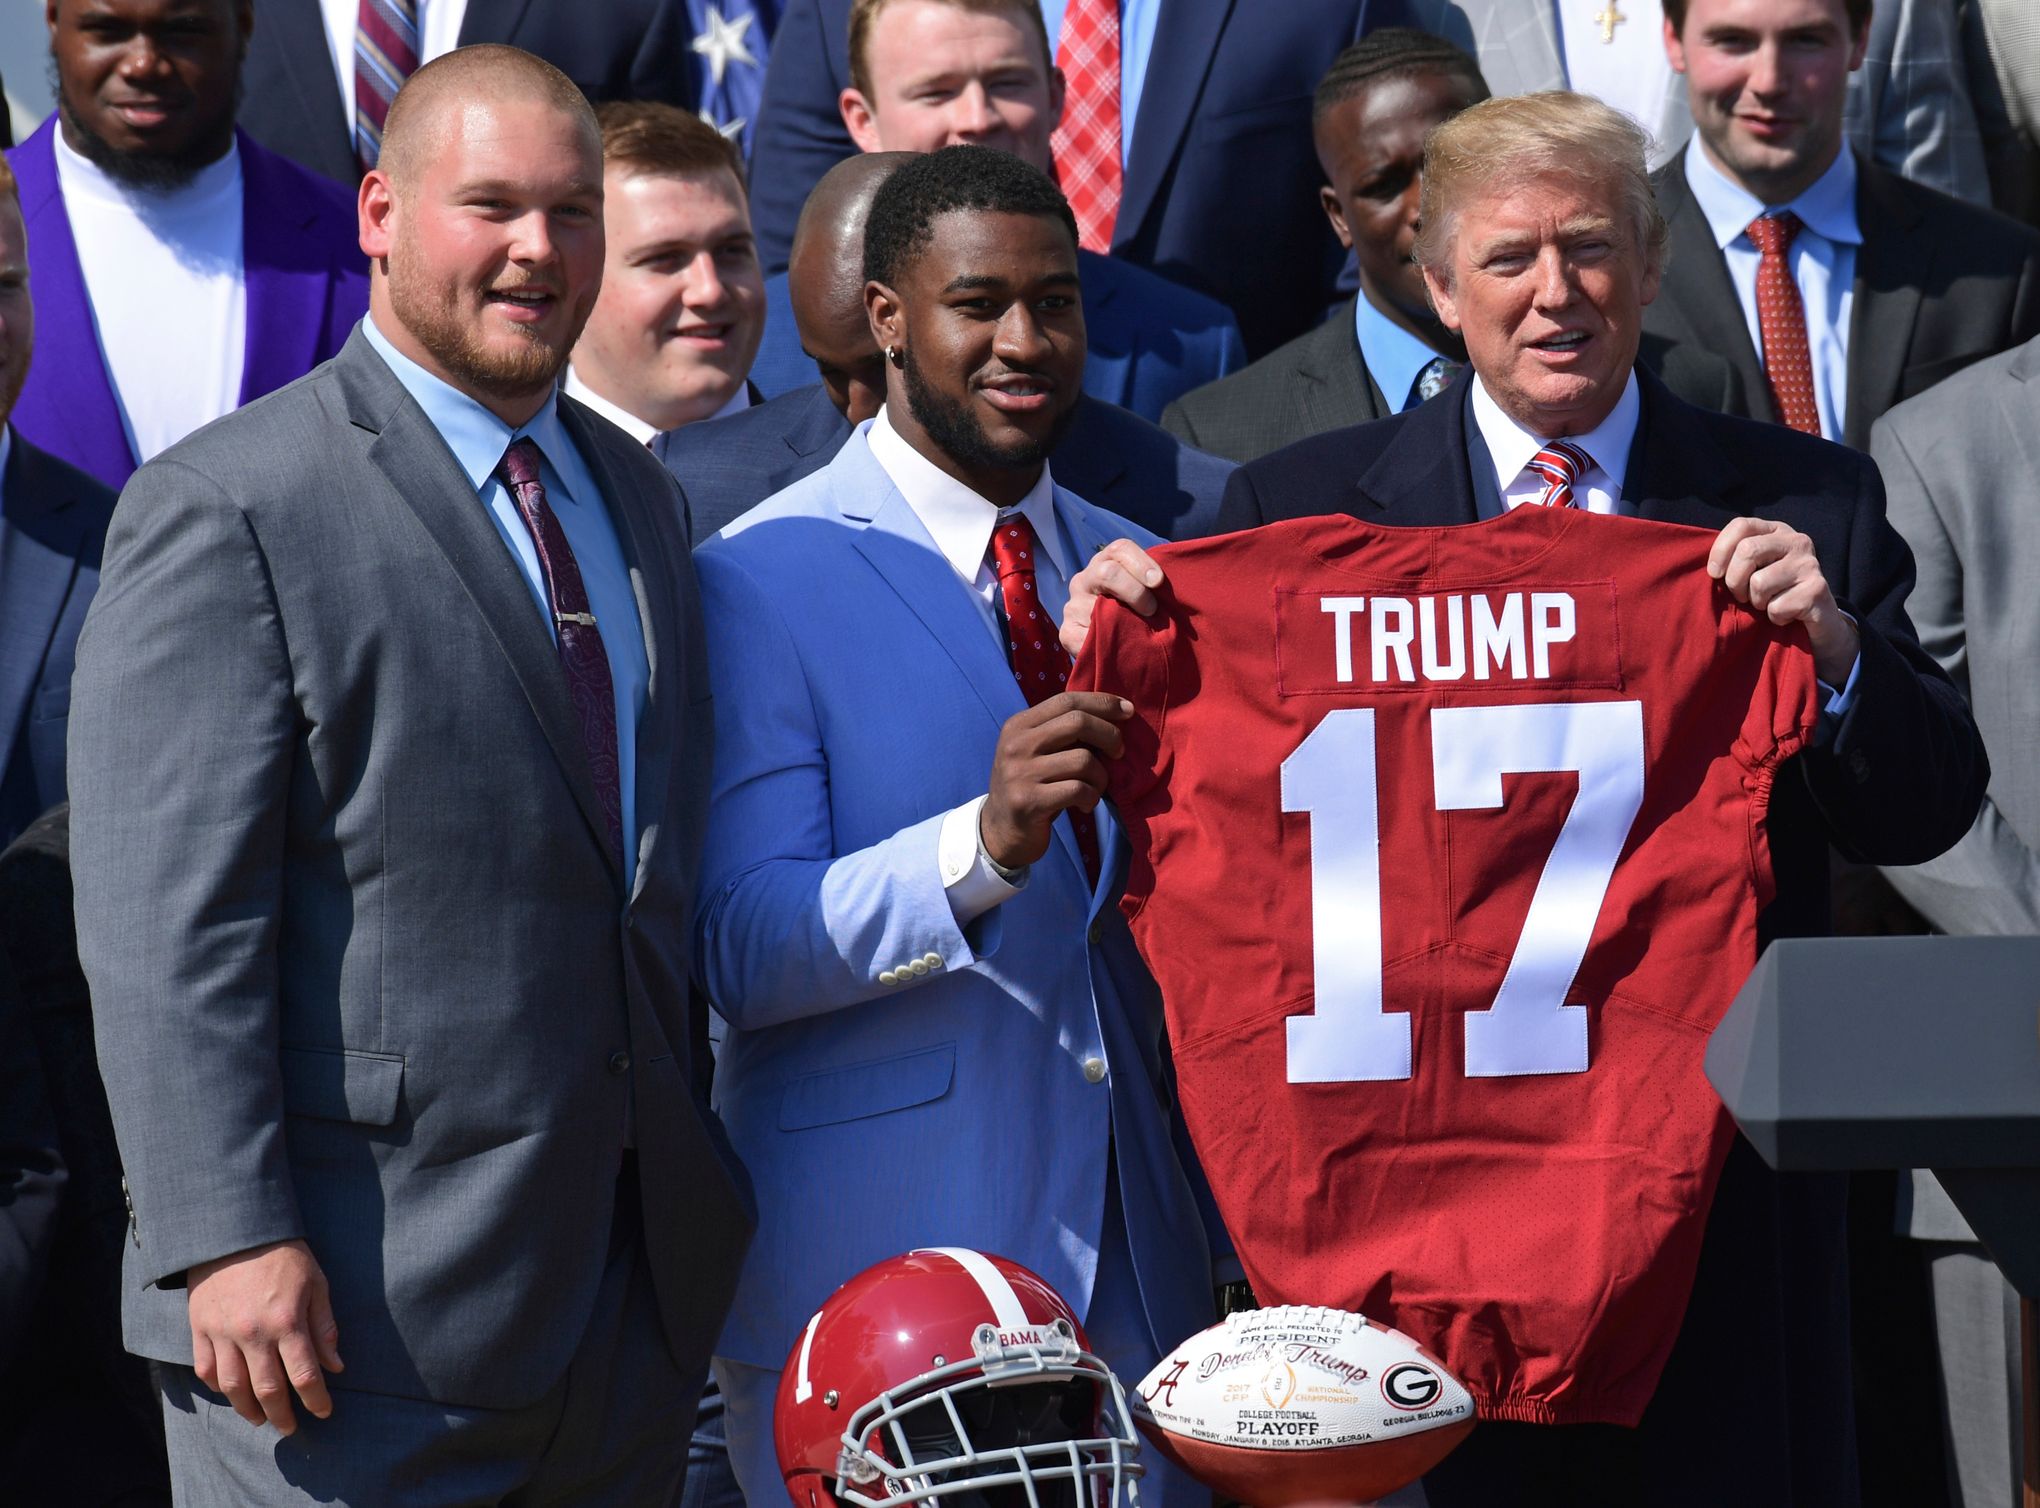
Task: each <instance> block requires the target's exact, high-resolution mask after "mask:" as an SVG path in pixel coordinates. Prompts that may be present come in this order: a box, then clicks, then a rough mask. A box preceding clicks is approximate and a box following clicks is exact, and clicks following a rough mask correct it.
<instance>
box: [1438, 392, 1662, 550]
mask: <svg viewBox="0 0 2040 1508" xmlns="http://www.w3.org/2000/svg"><path fill="white" fill-rule="evenodd" d="M1642 413H1643V399H1642V397H1641V395H1640V394H1639V393H1638V391H1637V387H1636V374H1635V373H1634V372H1631V373H1630V374H1629V381H1627V382H1626V383H1624V384H1623V385H1622V396H1621V397H1620V398H1617V399H1616V400H1615V407H1614V408H1612V409H1610V410H1609V411H1608V417H1607V418H1605V419H1603V420H1602V421H1601V422H1600V423H1599V424H1597V425H1595V426H1594V427H1593V428H1592V429H1590V430H1588V431H1587V432H1586V433H1585V434H1583V435H1567V436H1566V437H1565V438H1566V443H1567V444H1568V445H1574V446H1577V447H1578V448H1579V449H1581V450H1583V451H1585V452H1586V453H1587V455H1588V456H1589V457H1590V458H1591V459H1592V460H1593V463H1594V464H1593V465H1592V466H1590V467H1588V468H1587V474H1586V475H1585V476H1583V477H1581V478H1580V479H1579V480H1578V481H1577V482H1575V483H1573V500H1574V502H1575V504H1576V505H1578V506H1581V507H1584V508H1585V509H1586V510H1587V512H1589V513H1623V514H1632V513H1634V512H1635V511H1636V510H1635V509H1634V508H1632V507H1625V506H1624V505H1623V502H1622V474H1623V472H1624V471H1625V470H1627V469H1628V466H1629V447H1630V446H1631V445H1632V444H1633V443H1635V440H1636V422H1637V420H1638V418H1639V417H1641V415H1642ZM1473 422H1474V423H1475V425H1476V426H1478V427H1479V429H1480V437H1481V439H1483V440H1485V441H1486V442H1487V448H1488V455H1489V456H1490V457H1492V458H1493V460H1494V463H1495V490H1496V491H1497V492H1498V493H1500V494H1501V498H1502V507H1503V508H1504V509H1511V508H1520V507H1522V506H1523V504H1525V503H1528V502H1534V501H1536V500H1537V499H1538V498H1540V497H1542V496H1543V495H1544V488H1545V485H1546V483H1545V480H1544V478H1543V477H1541V476H1539V475H1538V474H1537V473H1536V472H1534V471H1532V470H1531V469H1530V458H1531V457H1532V456H1534V455H1536V454H1537V452H1538V451H1540V450H1542V449H1543V448H1544V441H1543V439H1542V438H1540V437H1539V436H1537V435H1534V434H1532V433H1531V432H1530V431H1529V430H1527V429H1525V428H1524V427H1523V426H1522V425H1520V424H1518V423H1517V422H1516V421H1515V420H1514V419H1511V418H1510V417H1509V416H1508V415H1507V414H1505V413H1503V412H1502V406H1501V405H1500V404H1499V403H1497V402H1495V400H1494V399H1493V398H1491V397H1490V396H1489V395H1488V390H1487V384H1486V383H1485V382H1483V381H1482V380H1481V379H1480V378H1479V377H1475V378H1474V379H1473ZM1481 513H1482V516H1483V517H1486V518H1493V517H1496V516H1498V515H1496V514H1495V513H1493V512H1491V511H1489V510H1488V509H1487V508H1486V507H1485V506H1483V508H1482V510H1481Z"/></svg>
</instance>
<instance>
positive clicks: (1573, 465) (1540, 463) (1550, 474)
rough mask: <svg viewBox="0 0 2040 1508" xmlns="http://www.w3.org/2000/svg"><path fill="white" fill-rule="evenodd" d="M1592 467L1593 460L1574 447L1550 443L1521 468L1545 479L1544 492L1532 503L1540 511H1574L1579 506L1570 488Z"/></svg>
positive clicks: (1553, 441) (1533, 499)
mask: <svg viewBox="0 0 2040 1508" xmlns="http://www.w3.org/2000/svg"><path fill="white" fill-rule="evenodd" d="M1593 464H1594V462H1593V458H1592V457H1591V456H1589V455H1588V454H1587V453H1586V452H1585V451H1584V450H1581V449H1580V448H1579V447H1578V446H1577V445H1568V444H1566V443H1565V441H1563V440H1552V441H1549V442H1548V443H1546V444H1545V446H1544V448H1543V449H1541V450H1539V451H1538V452H1537V454H1536V455H1534V456H1532V457H1531V458H1530V459H1529V460H1528V461H1527V462H1526V463H1525V464H1524V467H1523V469H1524V470H1525V471H1534V472H1536V473H1537V474H1538V475H1539V476H1541V477H1543V478H1544V491H1543V492H1542V493H1540V494H1538V496H1536V497H1534V498H1532V499H1531V501H1532V502H1534V503H1536V504H1537V506H1538V507H1540V508H1577V507H1578V506H1579V505H1580V503H1579V499H1578V498H1576V497H1574V496H1573V487H1574V486H1575V485H1576V484H1577V483H1578V481H1579V479H1580V478H1581V477H1583V476H1585V475H1586V474H1587V472H1588V471H1589V470H1590V469H1591V468H1592V467H1593Z"/></svg>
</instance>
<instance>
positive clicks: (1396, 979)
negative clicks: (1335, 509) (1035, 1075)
mask: <svg viewBox="0 0 2040 1508" xmlns="http://www.w3.org/2000/svg"><path fill="white" fill-rule="evenodd" d="M1713 538H1714V536H1713V535H1712V534H1711V533H1709V532H1708V531H1705V530H1701V529H1691V528H1684V527H1680V526H1677V525H1671V524H1658V523H1647V522H1643V521H1641V520H1636V519H1627V518H1610V517H1597V516H1594V515H1590V514H1587V513H1583V512H1580V511H1577V510H1574V509H1569V508H1567V509H1552V508H1534V507H1530V508H1518V509H1516V510H1515V511H1514V512H1512V513H1510V514H1507V515H1506V516H1504V517H1502V518H1500V519H1496V520H1494V521H1492V522H1488V523H1480V524H1471V525H1465V526H1461V527H1456V528H1429V529H1413V528H1381V527H1372V526H1369V525H1365V524H1361V523H1357V522H1355V521H1353V520H1352V519H1348V518H1316V519H1301V520H1296V521H1292V522H1288V523H1280V524H1274V525H1271V526H1269V527H1267V528H1263V529H1258V530H1255V531H1253V532H1251V533H1246V534H1232V535H1226V536H1223V537H1221V538H1216V539H1208V540H1201V541H1198V542H1195V543H1191V544H1183V545H1172V546H1168V547H1165V548H1162V549H1159V550H1157V551H1156V552H1155V555H1156V559H1158V560H1160V561H1161V562H1162V563H1163V569H1164V570H1165V571H1166V572H1167V574H1168V583H1169V584H1168V589H1167V591H1166V594H1165V596H1166V600H1165V602H1164V605H1163V609H1162V611H1161V612H1160V613H1158V614H1157V615H1156V617H1154V618H1153V619H1151V620H1149V619H1142V618H1139V617H1137V616H1136V615H1135V614H1133V613H1131V612H1128V611H1126V610H1125V609H1123V608H1120V607H1119V606H1118V605H1117V604H1113V603H1106V604H1103V605H1101V608H1100V610H1099V613H1098V615H1097V618H1096V620H1095V622H1094V624H1093V626H1092V629H1091V635H1090V641H1089V643H1088V644H1087V645H1086V646H1085V650H1084V654H1083V656H1082V658H1081V659H1080V660H1079V662H1078V665H1077V667H1076V673H1075V675H1074V676H1072V678H1071V686H1072V688H1073V689H1085V690H1102V691H1114V692H1118V693H1120V694H1121V695H1123V696H1125V697H1126V698H1127V699H1128V700H1130V701H1131V702H1132V703H1133V704H1134V706H1135V708H1136V709H1137V711H1136V713H1135V716H1134V719H1133V721H1132V722H1131V723H1130V724H1129V725H1128V732H1127V751H1126V754H1125V756H1124V757H1123V758H1121V759H1120V760H1118V761H1116V762H1115V764H1114V767H1113V772H1112V786H1111V796H1112V800H1113V802H1114V804H1115V805H1116V806H1117V808H1118V810H1119V814H1120V816H1121V818H1122V819H1123V821H1124V823H1125V825H1126V828H1127V830H1128V833H1129V836H1130V837H1131V840H1132V844H1133V859H1132V864H1131V868H1130V872H1129V874H1128V878H1127V890H1126V895H1125V898H1124V900H1123V901H1122V903H1121V904H1122V906H1123V907H1124V909H1125V911H1126V914H1127V916H1128V918H1129V919H1130V921H1131V922H1132V925H1133V932H1134V936H1135V939H1136V940H1137V941H1138V943H1139V944H1140V948H1141V951H1142V953H1143V955H1144V956H1145V957H1146V959H1147V961H1148V964H1149V966H1150V967H1151V968H1152V969H1153V970H1154V973H1155V977H1156V978H1157V979H1158V980H1159V981H1160V983H1161V987H1162V994H1163V998H1164V1000H1165V1002H1166V1005H1167V1011H1168V1021H1169V1035H1170V1039H1171V1042H1172V1044H1173V1047H1174V1052H1175V1060H1176V1071H1177V1074H1178V1077H1179V1081H1180V1088H1181V1095H1182V1103H1183V1113H1184V1116H1185V1119H1186V1121H1187V1123H1188V1126H1189V1130H1190V1135H1191V1138H1192V1140H1193V1141H1194V1142H1195V1144H1196V1147H1197V1151H1198V1155H1199V1157H1200V1159H1201V1160H1202V1162H1203V1165H1204V1169H1205V1172H1206V1174H1207V1175H1208V1176H1209V1178H1210V1180H1211V1184H1212V1187H1213V1190H1214V1192H1215V1193H1216V1195H1217V1197H1218V1204H1219V1209H1220V1211H1221V1212H1222V1213H1223V1215H1224V1216H1225V1221H1226V1225H1227V1227H1228V1228H1229V1229H1230V1230H1231V1232H1232V1234H1233V1237H1234V1239H1235V1241H1236V1242H1237V1244H1238V1248H1239V1253H1240V1258H1241V1261H1242V1262H1243V1263H1244V1264H1245V1267H1246V1270H1247V1276H1248V1277H1249V1278H1250V1279H1251V1280H1252V1282H1253V1286H1254V1291H1255V1293H1256V1294H1257V1295H1258V1296H1259V1297H1260V1299H1261V1301H1262V1302H1263V1303H1265V1304H1328V1305H1333V1306H1335V1307H1338V1308H1342V1309H1358V1310H1362V1311H1364V1312H1365V1313H1367V1314H1369V1315H1371V1316H1373V1317H1375V1318H1377V1319H1380V1320H1383V1321H1384V1322H1387V1323H1389V1324H1392V1325H1394V1326H1395V1327H1397V1328H1398V1329H1401V1330H1403V1331H1406V1332H1407V1333H1408V1334H1410V1335H1413V1336H1415V1337H1417V1338H1418V1339H1419V1340H1421V1341H1423V1342H1424V1343H1425V1344H1427V1345H1429V1346H1431V1347H1432V1348H1433V1349H1435V1350H1436V1351H1437V1352H1438V1353H1439V1354H1440V1355H1441V1356H1442V1357H1443V1358H1444V1360H1445V1362H1446V1363H1447V1365H1449V1366H1450V1367H1451V1368H1452V1370H1453V1371H1454V1372H1456V1373H1457V1374H1458V1375H1459V1377H1460V1378H1461V1379H1463V1380H1464V1381H1465V1383H1466V1385H1467V1386H1468V1388H1469V1389H1471V1390H1472V1392H1473V1394H1474V1396H1475V1398H1476V1399H1478V1400H1479V1402H1480V1406H1481V1412H1482V1413H1483V1414H1484V1415H1486V1416H1489V1417H1492V1418H1498V1419H1516V1420H1529V1421H1534V1422H1539V1423H1582V1422H1589V1421H1604V1422H1613V1423H1618V1424H1634V1423H1635V1422H1636V1420H1637V1419H1638V1417H1639V1416H1640V1415H1641V1414H1642V1412H1643V1408H1644V1405H1645V1404H1646V1403H1648V1402H1649V1400H1650V1396H1651V1393H1652V1391H1653V1390H1654V1389H1655V1387H1656V1385H1657V1379H1658V1375H1659V1373H1660V1372H1661V1371H1662V1370H1663V1367H1664V1363H1665V1358H1666V1356H1667V1354H1668V1353H1669V1352H1670V1350H1671V1346H1672V1342H1673V1340H1674V1338H1675V1336H1676V1334H1677V1331H1678V1326H1679V1321H1680V1317H1681V1316H1682V1314H1683V1313H1684V1310H1685V1305H1686V1300H1687V1297H1688V1295H1689V1293H1690V1291H1691V1288H1692V1279H1693V1269H1694V1266H1695V1263H1696V1262H1697V1261H1698V1258H1699V1251H1700V1237H1701V1232H1702V1228H1703V1226H1704V1224H1705V1221H1706V1215H1707V1209H1708V1205H1709V1202H1710V1201H1711V1199H1712V1197H1713V1191H1714V1185H1715V1182H1716V1179H1717V1178H1718V1176H1719V1174H1720V1170H1721V1162H1722V1159H1723V1157H1724V1156H1725V1155H1726V1153H1727V1150H1728V1144H1729V1137H1730V1135H1731V1134H1732V1128H1731V1126H1730V1123H1729V1121H1728V1118H1727V1115H1726V1113H1725V1112H1724V1111H1723V1110H1722V1108H1721V1103H1720V1101H1719V1100H1718V1099H1717V1098H1716V1096H1715V1094H1714V1091H1713V1090H1712V1089H1711V1088H1710V1087H1709V1086H1708V1084H1707V1082H1706V1080H1705V1079H1704V1078H1703V1077H1702V1074H1701V1056H1702V1053H1703V1052H1704V1050H1705V1048H1706V1045H1707V1036H1708V1033H1709V1031H1711V1030H1712V1029H1713V1027H1714V1026H1715V1024H1716V1023H1717V1022H1718V1021H1719V1020H1720V1018H1721V1015H1722V1012H1723V1011H1724V1010H1725V1009H1726V1008H1727V1006H1728V1003H1729V1001H1730V1000H1731V999H1732V998H1733V997H1734V994H1735V991H1736V990H1737V988H1738V987H1739V986H1740V985H1741V983H1742V981H1743V979H1744V977H1745V976H1746V975H1747V974H1748V973H1749V971H1750V969H1751V967H1752V966H1753V965H1754V963H1755V962H1756V950H1757V941H1756V939H1757V927H1756V922H1757V912H1758V910H1759V908H1760V907H1761V906H1762V905H1763V904H1764V903H1765V902H1766V901H1767V900H1768V899H1769V897H1770V893H1771V876H1770V858H1769V849H1768V845H1767V842H1766V837H1765V827H1764V819H1765V811H1766V808H1767V806H1768V804H1769V798H1770V791H1771V782H1772V780H1773V778H1774V777H1775V775H1776V773H1777V770H1778V766H1779V763H1780V761H1782V760H1784V759H1785V758H1787V757H1788V756H1790V755H1791V754H1793V753H1794V752H1795V751H1797V750H1798V749H1799V748H1801V747H1802V746H1803V745H1804V744H1805V743H1806V742H1807V740H1808V739H1809V738H1810V737H1811V736H1812V733H1813V728H1814V722H1815V718H1816V715H1817V710H1818V708H1817V702H1816V686H1815V681H1814V673H1813V657H1812V654H1811V652H1810V651H1809V649H1808V647H1807V643H1806V638H1805V635H1804V633H1803V631H1801V630H1798V629H1796V628H1794V629H1791V630H1780V629H1775V628H1773V627H1771V626H1770V625H1769V624H1768V623H1767V622H1765V621H1764V620H1763V619H1762V618H1760V617H1758V616H1756V615H1753V614H1752V613H1750V612H1749V611H1748V610H1747V609H1744V608H1742V607H1740V606H1738V605H1736V603H1735V602H1734V601H1733V599H1731V598H1730V596H1729V595H1728V592H1727V591H1726V589H1725V588H1723V587H1721V586H1719V585H1718V584H1717V583H1715V582H1714V581H1712V580H1710V579H1709V577H1708V575H1707V573H1706V569H1705V562H1706V559H1707V552H1708V548H1709V546H1710V545H1711V543H1712V542H1713Z"/></svg>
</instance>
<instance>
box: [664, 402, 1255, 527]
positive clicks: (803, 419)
mask: <svg viewBox="0 0 2040 1508" xmlns="http://www.w3.org/2000/svg"><path fill="white" fill-rule="evenodd" d="M1078 404H1079V407H1078V411H1077V417H1076V419H1075V420H1074V421H1073V422H1072V423H1071V425H1070V429H1069V433H1068V434H1066V435H1064V436H1063V440H1062V443H1061V444H1060V445H1058V446H1057V447H1056V452H1055V457H1054V459H1053V460H1052V461H1051V462H1050V467H1051V469H1052V470H1053V471H1054V473H1055V479H1056V481H1058V482H1060V483H1061V484H1062V485H1063V486H1064V487H1066V488H1068V489H1069V490H1070V491H1071V492H1074V493H1075V494H1076V495H1077V496H1078V497H1080V498H1082V499H1084V501H1085V502H1087V503H1095V504H1096V505H1097V506H1098V507H1100V508H1104V509H1107V510H1109V511H1110V512H1113V513H1116V514H1118V515H1119V516H1120V517H1121V518H1127V519H1131V520H1133V522H1135V523H1137V524H1139V525H1140V526H1141V527H1142V528H1144V529H1150V530H1152V531H1153V532H1155V533H1156V534H1159V535H1161V536H1163V537H1164V538H1166V539H1197V538H1199V537H1201V536H1203V535H1205V534H1209V533H1210V532H1211V530H1212V524H1213V521H1214V519H1216V517H1217V515H1218V501H1219V498H1220V496H1221V495H1222V494H1223V492H1224V490H1225V481H1226V478H1227V477H1228V476H1229V475H1231V473H1232V470H1233V464H1232V462H1230V461H1221V460H1220V459H1219V458H1218V457H1216V456H1208V455H1206V454H1205V453H1204V452H1203V451H1201V450H1193V449H1192V448H1191V447H1189V446H1188V445H1185V444H1184V443H1183V442H1182V441H1180V440H1178V439H1177V438H1176V437H1175V436H1174V435H1171V434H1169V433H1168V432H1167V431H1166V430H1163V429H1160V428H1158V427H1156V426H1155V425H1152V424H1150V423H1148V422H1147V421H1146V420H1145V419H1142V418H1141V417H1139V416H1138V415H1137V414H1129V413H1127V412H1126V411H1125V410H1124V409H1120V408H1114V407H1113V406H1112V405H1111V404H1109V403H1100V402H1098V401H1097V400H1096V399H1095V398H1090V397H1085V398H1082V399H1079V400H1078ZM850 434H851V429H850V424H849V421H848V420H846V419H845V418H844V417H843V416H842V415H841V414H839V413H837V412H836V407H835V405H834V404H832V403H830V402H829V395H828V393H827V391H825V390H824V389H823V387H822V385H821V384H820V383H814V384H812V385H811V386H808V387H804V388H795V389H794V390H793V391H792V392H790V393H782V394H780V395H779V396H778V397H777V398H774V399H772V400H771V401H770V402H767V403H763V404H760V405H759V406H758V407H756V408H751V409H746V410H745V411H744V412H742V413H740V414H732V415H730V416H729V418H727V419H711V420H708V421H707V422H705V423H701V424H690V425H688V426H687V427H686V428H685V429H677V430H675V431H673V433H672V436H671V437H670V438H669V440H668V441H667V447H666V464H667V466H669V467H671V468H672V471H673V475H674V476H675V477H676V478H677V479H678V480H679V483H680V491H681V493H682V495H683V496H684V498H685V499H686V503H687V511H688V519H689V530H690V533H691V535H692V538H693V540H694V543H695V544H696V545H699V544H700V543H701V542H702V541H703V540H705V539H707V538H708V537H709V536H710V535H712V534H714V533H715V532H716V531H717V530H718V529H720V528H722V527H723V525H725V524H727V523H729V522H730V521H731V520H732V519H734V518H736V517H737V516H738V515H739V514H741V513H747V512H749V511H750V510H751V509H752V508H755V507H757V506H758V504H760V503H762V502H764V501H765V499H766V498H768V497H770V496H772V494H773V493H775V492H778V491H781V490H782V489H784V488H786V487H790V486H792V485H793V484H794V483H795V482H797V481H799V480H800V479H801V478H802V477H804V476H807V475H808V474H809V473H811V472H816V471H820V470H821V469H822V468H823V467H824V466H826V465H828V464H829V462H830V461H832V460H834V459H835V456H836V452H837V451H839V450H841V449H842V448H843V442H844V441H845V440H848V439H849V438H850Z"/></svg>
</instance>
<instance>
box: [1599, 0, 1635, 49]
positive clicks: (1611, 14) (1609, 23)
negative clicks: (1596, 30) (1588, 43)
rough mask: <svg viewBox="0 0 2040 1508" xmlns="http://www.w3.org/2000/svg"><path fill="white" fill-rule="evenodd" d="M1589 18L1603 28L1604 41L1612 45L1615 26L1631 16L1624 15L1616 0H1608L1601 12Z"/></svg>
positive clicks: (1602, 36) (1602, 38)
mask: <svg viewBox="0 0 2040 1508" xmlns="http://www.w3.org/2000/svg"><path fill="white" fill-rule="evenodd" d="M1589 19H1591V20H1592V21H1593V23H1594V24H1595V25H1596V26H1598V27H1600V28H1601V40H1602V42H1604V43H1607V44H1611V45H1612V44H1613V42H1614V41H1615V28H1616V27H1618V26H1620V25H1621V24H1622V23H1623V22H1624V21H1627V20H1628V19H1629V17H1627V16H1625V15H1623V14H1622V12H1621V11H1619V10H1617V9H1616V8H1615V0H1608V3H1607V4H1606V5H1605V6H1603V7H1602V8H1601V11H1600V13H1599V14H1598V15H1595V16H1592V17H1590V18H1589Z"/></svg>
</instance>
